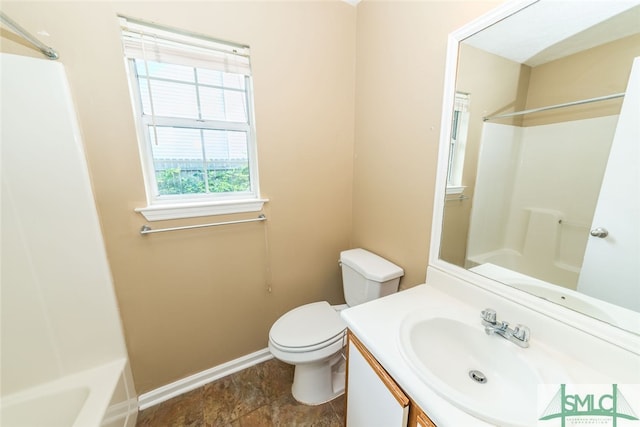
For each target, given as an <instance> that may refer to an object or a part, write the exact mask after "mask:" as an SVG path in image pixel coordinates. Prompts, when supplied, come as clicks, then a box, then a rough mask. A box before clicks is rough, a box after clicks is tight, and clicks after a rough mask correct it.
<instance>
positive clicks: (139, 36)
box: [120, 17, 265, 220]
mask: <svg viewBox="0 0 640 427" xmlns="http://www.w3.org/2000/svg"><path fill="white" fill-rule="evenodd" d="M120 22H121V25H122V38H123V45H124V52H125V57H126V62H127V67H128V72H129V77H130V88H131V93H132V99H133V104H134V111H135V115H136V124H137V127H138V140H139V144H140V154H141V159H142V166H143V172H144V177H145V185H146V191H147V202H148V205H149V206H147V207H146V208H141V209H137V210H138V211H139V212H141V213H142V214H143V215H144V216H145V217H146V218H147V219H149V220H154V219H171V218H181V217H190V216H201V215H214V214H222V213H235V212H248V211H257V210H260V209H261V208H262V204H263V203H264V201H265V200H263V199H260V195H259V190H258V174H257V161H256V144H255V128H254V120H253V94H252V86H251V69H250V63H249V49H248V47H246V46H239V45H235V44H231V43H225V42H220V41H216V40H212V39H208V38H204V37H196V36H193V35H190V34H186V33H184V32H181V31H176V30H170V29H167V28H163V27H159V26H156V25H154V24H149V23H144V22H141V21H137V20H133V19H130V18H124V17H120Z"/></svg>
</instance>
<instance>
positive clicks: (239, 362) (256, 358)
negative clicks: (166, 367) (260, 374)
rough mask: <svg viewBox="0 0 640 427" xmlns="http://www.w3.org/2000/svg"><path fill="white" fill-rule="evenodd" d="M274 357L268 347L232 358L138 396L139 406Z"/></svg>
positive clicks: (145, 406)
mask: <svg viewBox="0 0 640 427" xmlns="http://www.w3.org/2000/svg"><path fill="white" fill-rule="evenodd" d="M270 359H273V355H272V354H271V352H270V351H269V349H268V348H265V349H262V350H258V351H256V352H254V353H251V354H247V355H246V356H242V357H239V358H237V359H234V360H231V361H229V362H227V363H223V364H222V365H218V366H214V367H213V368H210V369H207V370H205V371H202V372H198V373H197V374H194V375H191V376H189V377H186V378H183V379H181V380H178V381H176V382H173V383H171V384H167V385H165V386H162V387H160V388H157V389H155V390H151V391H150V392H147V393H143V394H141V395H140V396H139V397H138V407H139V408H140V410H143V409H146V408H148V407H150V406H154V405H157V404H158V403H161V402H164V401H165V400H169V399H171V398H172V397H176V396H179V395H181V394H183V393H186V392H189V391H191V390H195V389H196V388H198V387H202V386H203V385H205V384H208V383H210V382H212V381H215V380H217V379H220V378H222V377H226V376H227V375H231V374H233V373H235V372H238V371H241V370H243V369H246V368H248V367H251V366H253V365H257V364H258V363H262V362H265V361H267V360H270Z"/></svg>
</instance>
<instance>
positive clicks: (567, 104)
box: [482, 92, 625, 122]
mask: <svg viewBox="0 0 640 427" xmlns="http://www.w3.org/2000/svg"><path fill="white" fill-rule="evenodd" d="M624 95H625V94H624V92H621V93H614V94H612V95H605V96H598V97H597V98H589V99H582V100H580V101H572V102H565V103H564V104H556V105H549V106H547V107H540V108H532V109H530V110H524V111H516V112H514V113H506V114H499V115H497V116H489V117H483V118H482V120H483V121H485V122H486V121H489V120H494V119H504V118H506V117H513V116H521V115H523V114H530V113H539V112H541V111H548V110H555V109H556V108H564V107H572V106H574V105H582V104H589V103H591V102H599V101H606V100H608V99H615V98H622V97H624Z"/></svg>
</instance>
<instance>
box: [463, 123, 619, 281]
mask: <svg viewBox="0 0 640 427" xmlns="http://www.w3.org/2000/svg"><path fill="white" fill-rule="evenodd" d="M617 121H618V116H617V115H616V116H606V117H600V118H593V119H585V120H575V121H570V122H564V123H555V124H550V125H542V126H533V127H526V128H521V127H515V126H509V125H500V124H494V123H485V125H484V129H483V135H482V147H481V149H480V155H479V163H478V175H477V183H476V189H475V191H476V193H475V196H474V201H473V208H472V214H471V225H470V231H469V241H468V252H467V263H468V264H469V266H473V265H477V264H482V263H493V264H498V265H500V266H503V267H506V268H509V269H512V270H516V271H518V272H521V273H524V274H530V275H533V276H535V277H538V278H540V279H543V280H545V281H548V282H552V283H556V284H560V285H562V286H565V287H567V288H569V289H574V290H575V289H576V285H577V281H578V274H579V272H580V268H581V266H582V258H583V255H584V251H585V248H586V245H587V238H588V236H589V227H590V226H591V220H592V217H593V213H594V210H595V207H596V203H597V200H598V194H599V191H600V183H601V182H602V177H603V175H604V171H605V168H606V165H607V159H608V157H609V150H610V148H611V143H612V141H613V135H614V132H615V129H616V124H617ZM541 171H544V172H541Z"/></svg>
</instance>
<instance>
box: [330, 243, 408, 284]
mask: <svg viewBox="0 0 640 427" xmlns="http://www.w3.org/2000/svg"><path fill="white" fill-rule="evenodd" d="M340 262H342V263H343V264H346V265H348V266H349V267H351V268H353V269H354V270H355V271H357V272H358V273H360V274H362V275H363V276H364V277H365V278H367V279H369V280H374V281H376V282H386V281H387V280H391V279H395V278H398V277H400V276H402V275H403V274H404V270H403V269H402V268H400V267H398V266H397V265H395V264H394V263H392V262H390V261H388V260H386V259H384V258H382V257H381V256H378V255H376V254H374V253H372V252H369V251H367V250H365V249H350V250H348V251H342V252H340Z"/></svg>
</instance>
